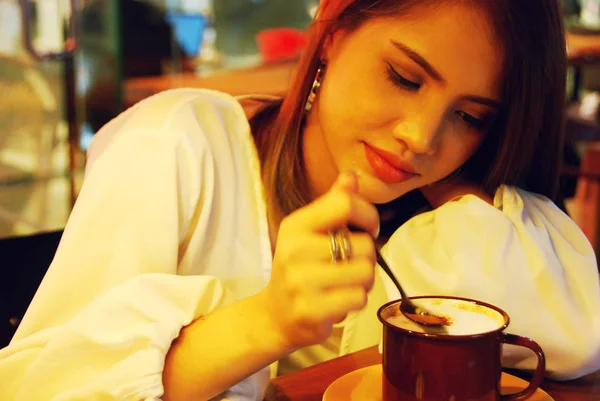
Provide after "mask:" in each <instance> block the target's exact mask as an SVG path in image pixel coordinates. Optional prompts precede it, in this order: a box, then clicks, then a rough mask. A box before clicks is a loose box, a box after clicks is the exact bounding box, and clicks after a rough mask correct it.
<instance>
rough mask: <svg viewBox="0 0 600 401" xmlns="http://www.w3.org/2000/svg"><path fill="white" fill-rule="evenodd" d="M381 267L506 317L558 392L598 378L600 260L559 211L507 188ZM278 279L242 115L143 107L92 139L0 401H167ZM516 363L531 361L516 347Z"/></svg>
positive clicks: (216, 106)
mask: <svg viewBox="0 0 600 401" xmlns="http://www.w3.org/2000/svg"><path fill="white" fill-rule="evenodd" d="M383 252H384V255H385V256H386V258H387V259H388V260H389V262H390V264H391V265H392V267H393V268H394V269H395V270H396V273H397V274H398V275H399V276H400V277H402V282H403V283H404V284H405V285H406V287H407V291H410V293H411V294H414V295H419V294H439V295H460V296H465V297H471V298H477V299H481V300H483V301H487V302H490V303H493V304H495V305H498V306H500V307H501V308H503V309H505V310H506V311H507V312H508V313H509V314H510V316H511V319H512V322H511V325H510V327H509V329H508V331H509V332H514V333H517V334H521V335H526V336H530V337H532V338H534V339H535V340H536V341H537V342H538V343H539V344H540V345H541V346H542V347H543V348H544V350H545V352H546V356H547V367H548V373H549V375H551V376H552V377H555V378H559V379H567V378H572V377H576V376H579V375H583V374H586V373H588V372H591V371H594V370H596V369H598V368H600V284H599V280H598V271H597V266H596V260H595V256H594V254H593V251H592V249H591V247H590V245H589V243H588V242H587V240H586V238H585V237H584V235H583V234H582V233H581V231H580V230H579V229H578V227H577V226H576V225H575V224H574V223H573V222H572V221H571V220H570V219H569V218H568V217H567V216H565V215H564V214H563V213H562V212H561V211H560V210H559V209H558V208H556V207H555V206H554V205H553V204H552V203H551V202H550V201H548V200H547V199H545V198H543V197H540V196H536V195H533V194H529V193H527V192H525V191H521V190H518V189H514V188H510V187H502V188H500V189H499V190H498V192H497V194H496V197H495V204H494V206H491V205H489V204H487V203H485V202H483V201H481V200H479V199H478V198H476V197H474V196H466V197H463V198H462V199H461V200H458V201H454V202H450V203H448V204H446V205H444V206H442V207H440V208H438V209H436V210H434V211H431V212H428V213H424V214H421V215H419V216H417V217H415V218H413V219H411V220H410V221H409V222H407V223H406V224H404V225H403V226H402V227H400V228H399V229H398V230H397V232H396V233H395V234H394V235H393V236H392V238H391V239H390V241H389V242H388V244H387V245H386V246H385V247H384V249H383ZM270 272H271V249H270V243H269V234H268V226H267V219H266V207H265V201H264V196H263V187H262V183H261V179H260V171H259V161H258V158H257V154H256V149H255V148H254V144H253V141H252V137H251V135H250V128H249V125H248V122H247V119H246V117H245V114H244V111H243V110H242V108H241V106H240V105H239V103H238V102H237V101H236V100H235V99H233V98H231V97H230V96H228V95H225V94H221V93H217V92H212V91H207V90H174V91H168V92H164V93H162V94H159V95H157V96H154V97H152V98H149V99H147V100H145V101H143V102H141V103H139V104H138V105H136V106H135V107H133V108H132V109H130V110H129V111H127V112H125V113H123V114H122V115H120V116H119V117H117V118H116V119H115V120H113V121H112V122H110V123H109V124H108V125H107V126H106V127H105V128H103V129H102V130H101V131H100V133H98V134H97V136H96V138H95V139H94V142H93V144H92V148H91V150H90V153H89V158H88V165H87V168H86V177H85V182H84V185H83V188H82V191H81V194H80V196H79V198H78V200H77V204H76V205H75V208H74V209H73V212H72V214H71V216H70V218H69V222H68V223H67V226H66V228H65V232H64V235H63V239H62V241H61V244H60V246H59V248H58V251H57V254H56V256H55V258H54V261H53V262H52V265H51V266H50V268H49V270H48V273H47V274H46V277H45V278H44V280H43V282H42V284H41V286H40V288H39V289H38V291H37V294H36V296H35V298H34V300H33V301H32V303H31V305H30V307H29V309H28V311H27V314H26V315H25V317H24V319H23V321H22V323H21V325H20V327H19V329H18V331H17V333H16V335H15V337H14V338H13V341H12V342H11V344H10V345H9V346H8V347H6V348H4V349H2V350H0V383H2V385H0V399H2V400H19V401H30V400H61V401H63V400H80V399H85V400H93V399H115V400H159V399H160V397H161V396H162V393H163V386H162V369H163V364H164V359H165V355H166V353H167V351H168V349H169V347H170V344H171V342H172V341H173V340H174V339H175V338H176V337H177V335H178V333H179V331H180V329H181V328H182V327H183V326H185V325H187V324H189V323H190V322H192V321H193V320H194V319H195V318H197V317H199V316H200V315H204V314H207V313H210V312H211V311H213V310H215V309H217V308H219V307H221V306H223V305H225V304H228V303H230V302H233V301H235V300H236V299H241V298H244V297H247V296H249V295H251V294H254V293H256V292H258V291H260V290H261V289H262V288H264V286H265V285H266V283H267V282H268V280H269V277H270ZM386 290H387V294H386ZM396 297H397V294H396V293H395V291H394V289H393V288H391V286H390V282H389V279H387V277H385V276H384V275H383V274H382V273H381V272H379V276H378V278H377V280H376V285H375V289H374V290H373V291H372V293H371V294H369V304H368V306H367V308H366V309H365V310H364V311H363V312H360V313H355V314H351V315H350V316H349V318H348V319H347V320H346V322H345V324H344V325H343V333H342V334H341V341H340V342H339V350H337V354H343V353H346V352H351V351H355V350H358V349H361V348H364V347H366V346H369V345H374V344H376V343H377V342H378V341H379V339H380V335H381V325H380V324H379V322H378V321H377V319H376V316H375V311H376V309H377V307H378V306H380V305H381V304H382V303H383V302H384V301H385V300H386V299H388V298H396ZM197 357H198V358H202V356H201V355H198V356H197ZM505 363H506V364H507V366H514V367H519V368H525V369H529V368H532V367H533V364H534V360H533V358H532V357H530V356H529V355H528V354H527V353H526V352H522V351H521V350H520V349H518V348H515V349H514V350H513V349H512V348H511V349H508V348H507V350H506V352H505ZM198 380H202V378H198ZM268 380H269V372H268V369H267V368H265V369H263V370H262V371H261V372H259V373H257V374H255V375H253V376H251V377H249V378H248V379H246V380H244V381H243V382H241V383H239V384H238V385H236V386H234V387H233V388H232V389H230V390H228V391H227V392H226V393H224V394H223V395H222V396H220V397H218V399H230V400H260V399H261V398H262V396H263V393H264V390H265V388H266V385H267V384H268Z"/></svg>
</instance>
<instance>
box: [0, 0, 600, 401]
mask: <svg viewBox="0 0 600 401" xmlns="http://www.w3.org/2000/svg"><path fill="white" fill-rule="evenodd" d="M320 7H321V8H320V11H319V13H318V15H317V21H316V23H315V24H314V27H313V29H312V33H311V36H310V43H309V48H308V50H307V51H306V53H305V54H304V56H303V59H302V60H301V62H300V66H299V73H298V76H297V77H296V80H295V82H294V85H293V86H292V88H291V89H290V91H289V93H288V95H287V96H286V98H285V99H284V100H283V101H279V100H272V101H268V102H266V103H265V104H260V105H258V106H257V105H256V102H250V103H249V102H247V101H243V103H244V105H245V109H242V107H241V106H240V105H239V103H238V102H236V101H235V100H234V99H232V98H230V97H228V96H226V95H223V94H219V93H214V92H208V91H199V90H178V91H171V92H167V93H164V94H161V95H158V96H156V97H153V98H151V99H148V100H146V101H144V102H142V103H141V104H139V105H137V106H136V107H134V108H133V109H131V110H129V111H127V112H126V113H124V114H123V115H121V116H120V117H118V118H117V119H115V120H114V121H112V122H111V123H109V124H108V125H107V126H106V127H105V128H104V129H103V131H102V132H101V133H99V134H98V136H97V138H96V139H95V141H94V144H93V148H92V150H91V152H90V157H89V161H88V166H87V171H86V179H85V184H84V186H83V190H82V192H81V195H80V198H79V200H78V202H77V205H76V207H75V208H74V210H73V213H72V215H71V217H70V220H69V223H68V226H67V228H66V230H65V233H64V236H63V240H62V243H61V245H60V247H59V250H58V252H57V255H56V258H55V260H54V261H53V264H52V266H51V267H50V270H49V272H48V274H47V276H46V278H45V279H44V282H43V283H42V285H41V287H40V289H39V290H38V293H37V294H36V297H35V299H34V301H33V302H32V304H31V306H30V308H29V310H28V312H27V315H26V316H25V318H24V320H23V322H22V324H21V326H20V327H19V331H18V332H17V334H16V335H15V338H14V339H13V342H12V343H11V345H10V346H9V347H7V348H6V349H4V350H2V353H1V354H0V360H1V361H2V362H1V363H0V372H1V373H0V375H2V376H1V377H2V378H4V377H11V378H12V379H13V380H12V382H10V383H12V384H11V385H9V386H8V388H4V389H3V390H2V391H3V392H4V393H3V394H2V395H4V397H3V399H17V400H25V399H27V400H31V399H52V397H58V396H60V397H61V399H74V398H79V399H81V398H87V399H89V398H94V397H97V398H100V397H101V396H103V397H105V398H108V399H158V398H159V397H162V399H164V400H188V399H190V400H191V399H194V400H199V399H209V398H211V397H214V398H216V399H222V398H228V399H261V397H262V394H263V391H264V389H265V387H266V384H267V381H268V377H269V375H268V369H267V366H269V364H271V363H273V362H275V361H278V360H281V362H280V367H279V371H280V372H286V371H289V370H292V369H296V368H299V367H302V366H306V365H309V364H311V363H315V362H318V361H321V360H324V359H327V358H330V357H332V356H335V355H339V354H343V353H346V352H351V351H355V350H358V349H360V348H363V347H366V346H369V345H374V344H377V342H378V341H379V338H380V337H379V336H380V324H379V323H377V321H376V317H375V310H376V308H377V307H378V306H379V305H381V304H382V303H383V302H384V301H385V300H386V299H388V298H392V297H396V296H397V294H395V293H394V292H393V291H392V290H388V291H386V288H388V289H389V285H388V284H389V281H387V280H386V279H385V277H383V276H382V275H380V273H379V271H378V270H375V269H374V268H373V267H374V265H375V262H374V246H375V245H374V241H375V240H374V239H375V238H377V237H378V234H379V232H380V231H381V233H385V232H393V235H392V236H391V237H390V238H389V240H388V241H387V244H386V245H385V247H384V250H383V252H384V256H385V257H386V258H387V259H388V261H389V263H390V264H391V265H392V266H393V267H394V269H395V270H396V274H397V275H398V276H399V277H401V279H402V282H403V284H405V286H406V290H407V291H408V292H409V293H410V294H414V295H419V294H449V295H462V296H466V297H475V298H479V299H482V300H484V301H488V302H491V303H494V304H496V305H498V306H500V307H502V308H504V309H505V310H506V311H507V312H508V313H509V314H510V315H511V317H512V322H513V323H512V324H511V330H512V331H514V332H517V333H519V334H521V335H527V336H531V337H533V338H535V339H536V341H538V342H539V343H540V344H541V345H542V347H543V348H544V350H545V352H546V355H547V359H548V363H547V367H548V374H549V375H550V376H552V377H554V378H558V379H567V378H572V377H577V376H580V375H583V374H586V373H588V372H590V371H594V370H596V369H598V368H599V367H600V360H599V352H600V321H599V316H600V285H599V283H598V273H597V267H596V262H595V257H594V255H593V252H592V250H591V247H590V245H589V243H588V242H587V241H586V239H585V237H584V236H583V234H582V233H581V232H580V230H579V229H578V228H577V227H576V226H575V224H574V223H573V222H572V221H570V220H569V219H568V217H566V216H565V215H564V214H563V213H562V212H561V211H560V210H559V209H558V208H557V207H556V206H554V205H553V204H552V202H551V201H550V200H549V198H550V199H551V198H552V197H553V196H554V191H555V184H556V181H557V170H558V161H557V160H558V158H559V155H560V147H561V144H562V140H561V135H560V130H561V126H562V117H561V116H562V111H563V98H564V81H565V54H564V53H565V44H564V37H563V33H562V28H561V26H562V25H561V17H560V12H559V6H558V3H557V2H556V1H546V0H530V1H527V2H523V1H521V0H503V1H494V2H481V1H476V0H473V1H443V2H442V1H439V0H435V1H434V0H404V1H401V0H381V1H377V2H373V1H371V0H355V1H351V0H329V1H322V2H321V6H320ZM315 77H316V78H315ZM244 112H245V113H246V114H244ZM247 116H249V117H250V122H251V127H252V130H250V127H249V124H248V121H247V120H246V117H247ZM251 132H252V135H251V134H250V133H251ZM415 191H417V192H415ZM528 191H531V192H528ZM532 192H537V193H538V194H539V195H534V194H533V193H532ZM419 194H422V195H423V196H420V195H419ZM373 204H378V205H381V206H380V208H381V222H380V220H379V216H378V213H377V210H376V208H375V206H373ZM423 207H426V208H428V209H430V210H429V211H424V210H423ZM412 215H414V217H412V218H408V217H410V216H412ZM403 216H405V217H403ZM403 219H405V220H406V219H408V221H406V222H402V220H403ZM399 221H400V223H399ZM380 223H381V224H380ZM347 226H353V227H356V228H357V229H359V230H356V231H355V232H353V233H348V232H346V231H345V227H347ZM359 231H360V232H359ZM383 236H384V234H382V237H383ZM346 240H347V241H346ZM332 259H333V261H334V262H343V264H341V265H340V264H334V263H331V262H332ZM367 294H368V295H367ZM504 356H505V364H506V365H507V366H511V367H517V368H523V369H528V368H531V367H532V366H533V360H532V359H531V358H530V357H529V355H528V354H521V353H520V352H519V351H518V350H512V349H508V348H507V349H506V351H505V355H504ZM3 382H6V380H3Z"/></svg>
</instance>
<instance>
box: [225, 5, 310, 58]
mask: <svg viewBox="0 0 600 401" xmlns="http://www.w3.org/2000/svg"><path fill="white" fill-rule="evenodd" d="M315 3H316V1H315V0H214V1H213V12H214V26H215V30H216V34H217V38H216V46H217V49H218V50H219V51H220V52H222V53H224V54H226V55H232V56H243V55H253V54H257V53H258V45H257V43H256V35H257V33H258V32H260V31H264V30H266V29H273V28H282V27H288V28H296V29H306V28H307V27H308V25H309V24H310V22H311V16H310V15H309V8H310V6H311V5H314V4H315Z"/></svg>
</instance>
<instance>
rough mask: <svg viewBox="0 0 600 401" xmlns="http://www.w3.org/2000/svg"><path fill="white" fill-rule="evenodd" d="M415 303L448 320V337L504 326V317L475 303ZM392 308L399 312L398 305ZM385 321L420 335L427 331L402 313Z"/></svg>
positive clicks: (448, 300) (446, 301)
mask: <svg viewBox="0 0 600 401" xmlns="http://www.w3.org/2000/svg"><path fill="white" fill-rule="evenodd" d="M414 303H415V304H416V305H419V306H422V307H423V308H426V309H427V310H429V311H430V312H432V313H433V314H435V315H438V316H443V317H446V318H448V319H449V324H448V325H447V326H446V332H447V334H448V335H455V336H458V335H472V334H481V333H487V332H490V331H494V330H497V329H499V328H500V327H502V326H503V325H504V317H503V316H502V314H501V313H499V312H497V311H496V310H494V309H491V308H487V307H485V306H483V305H478V304H476V303H473V302H468V301H461V300H455V299H443V298H426V299H417V300H415V301H414ZM392 308H393V309H396V310H397V308H398V304H394V305H392ZM393 309H391V310H393ZM384 316H385V315H384ZM385 320H386V321H388V322H389V323H391V324H393V325H394V326H398V327H400V328H403V329H406V330H410V331H415V332H419V333H424V332H425V331H426V330H425V329H424V328H423V326H421V325H419V324H417V323H415V322H413V321H412V320H410V319H408V318H407V317H406V316H404V315H402V314H400V313H398V314H395V315H394V316H389V317H385Z"/></svg>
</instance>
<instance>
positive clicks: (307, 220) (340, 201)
mask: <svg viewBox="0 0 600 401" xmlns="http://www.w3.org/2000/svg"><path fill="white" fill-rule="evenodd" d="M348 225H353V226H355V227H358V228H360V229H361V230H362V231H364V232H367V233H369V234H371V236H372V237H373V238H376V236H377V234H378V231H379V213H378V212H377V209H376V208H375V206H373V204H371V203H370V202H368V201H367V200H365V199H364V198H362V197H361V196H360V195H357V194H350V193H347V192H344V191H342V190H334V191H330V192H328V193H327V194H326V195H324V196H322V197H321V198H319V199H317V200H315V201H314V202H312V203H310V204H309V205H307V206H305V207H303V208H302V209H299V210H297V211H296V212H294V213H293V214H292V215H290V216H289V217H288V218H287V219H285V220H284V221H283V222H282V224H281V227H280V230H287V229H290V230H294V229H298V230H312V231H314V232H320V233H323V234H325V233H328V232H330V231H333V230H337V229H339V228H343V227H346V226H348Z"/></svg>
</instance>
